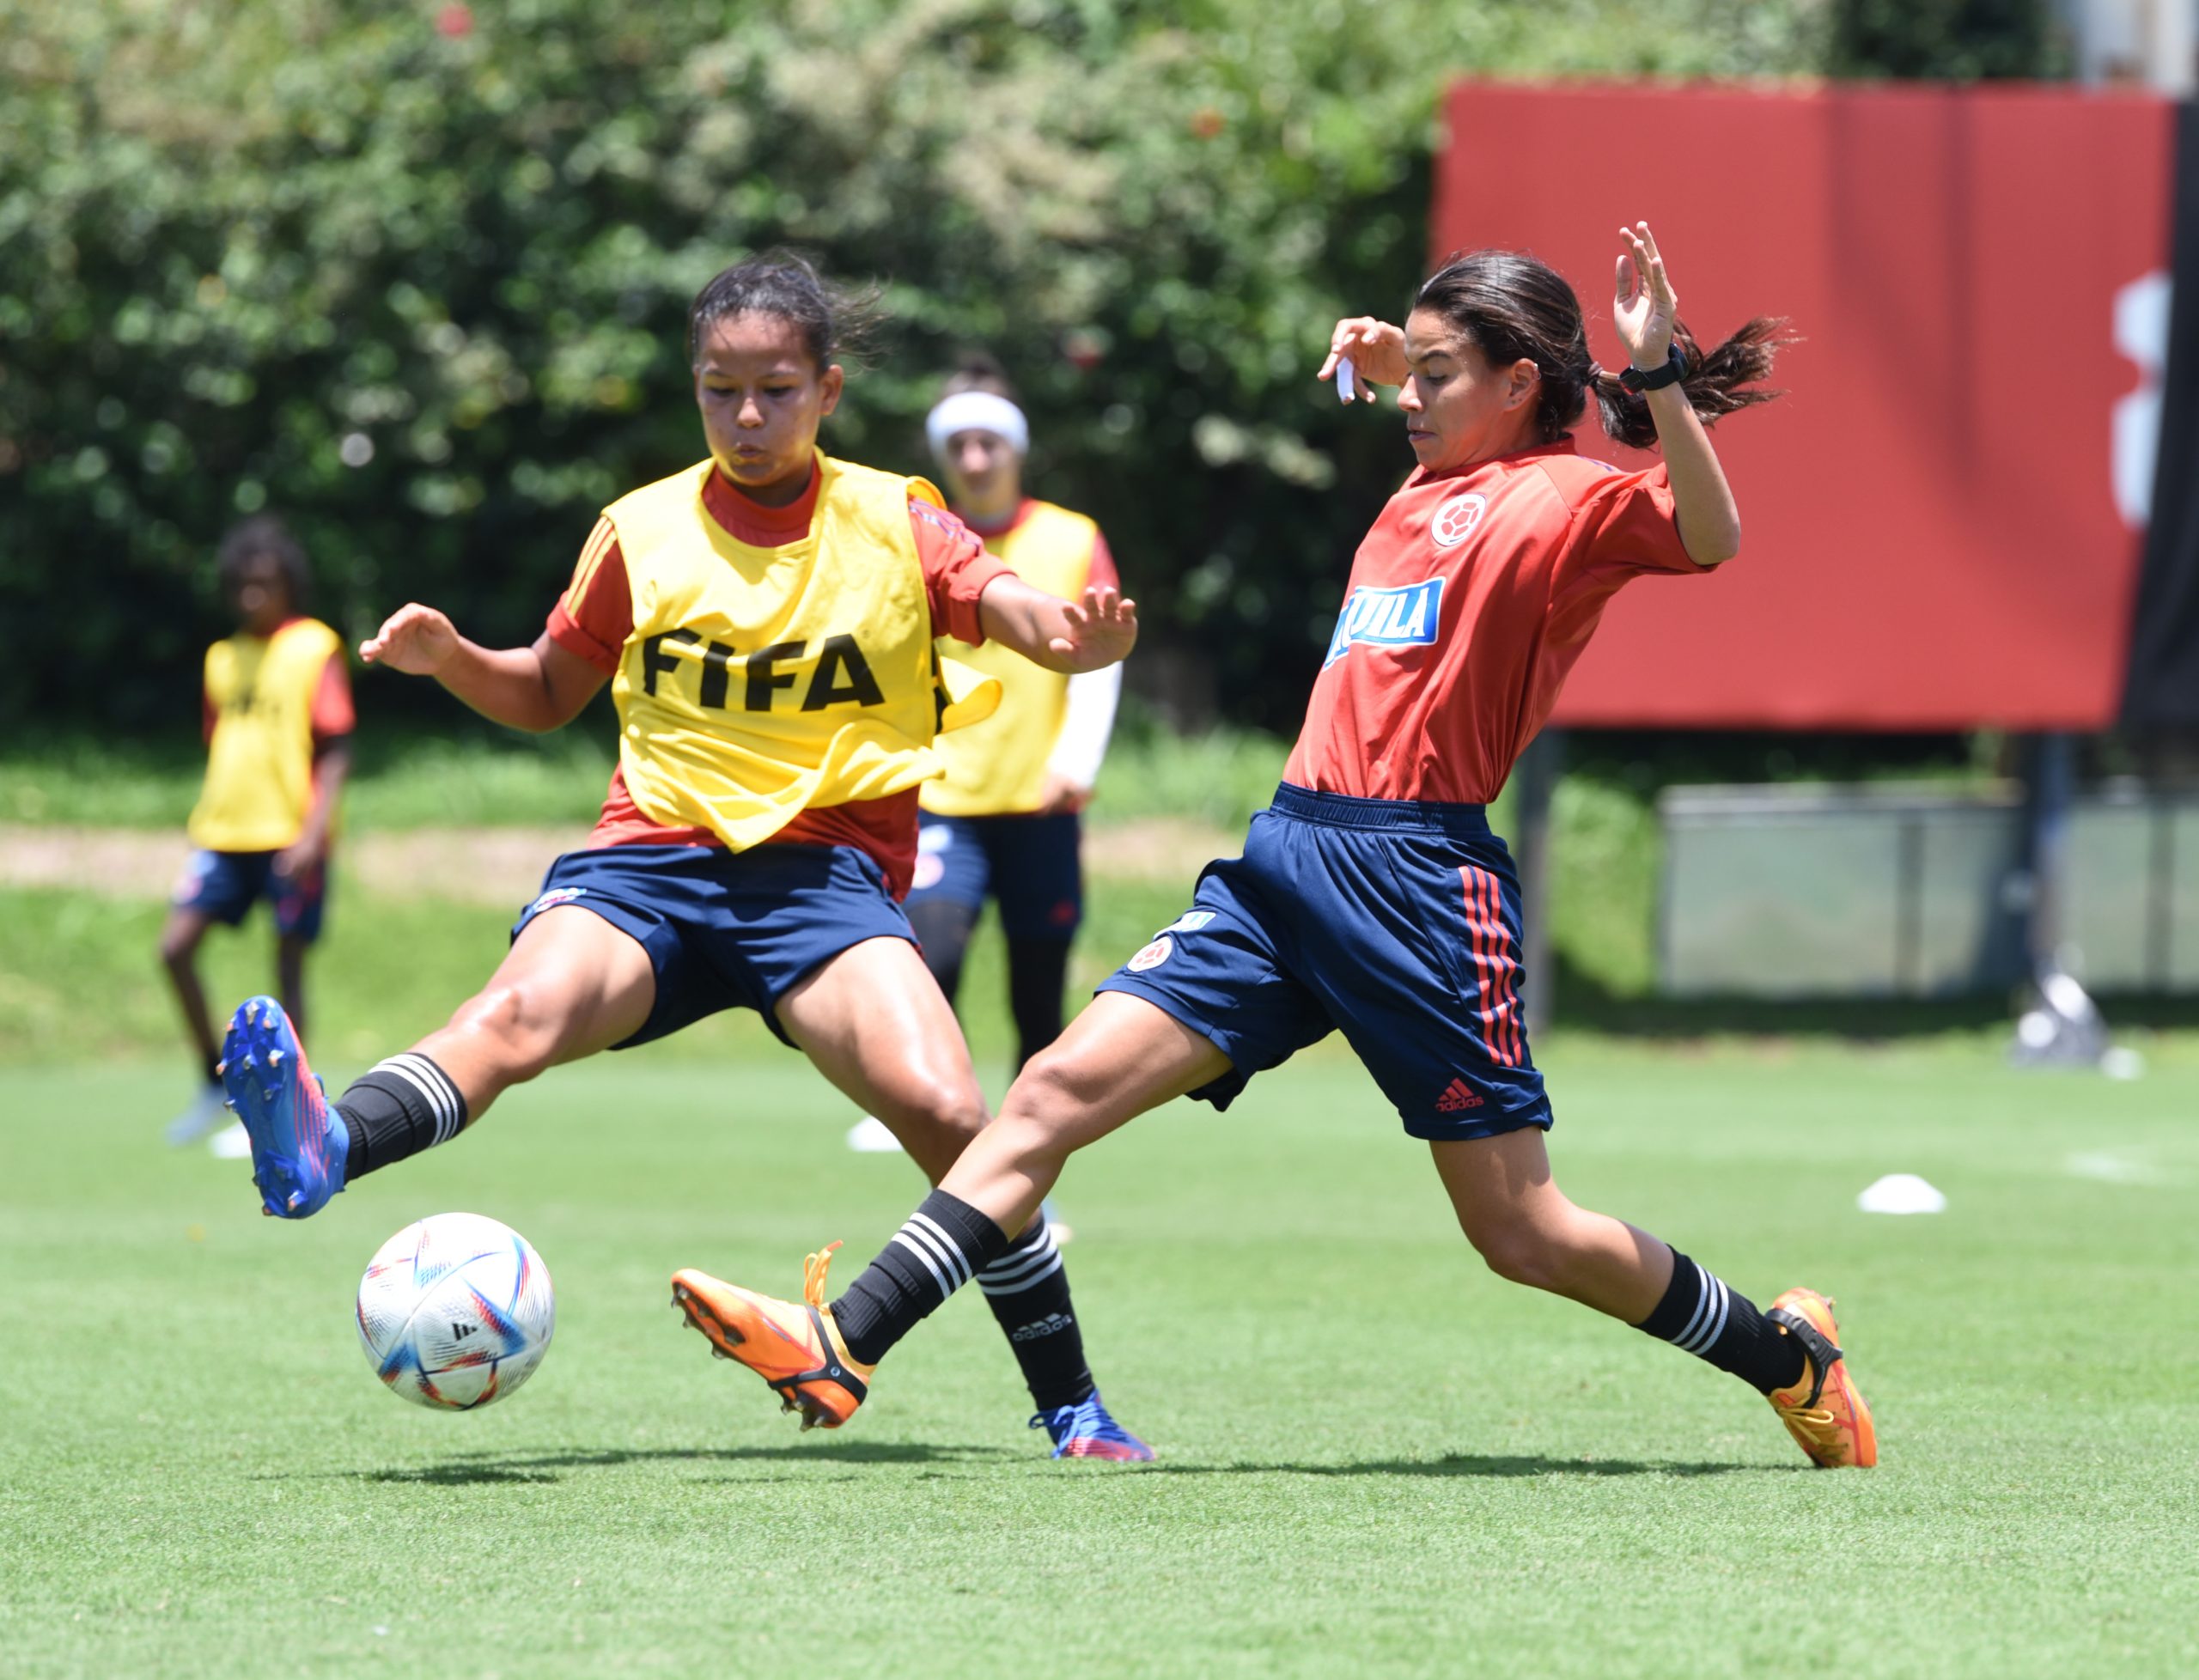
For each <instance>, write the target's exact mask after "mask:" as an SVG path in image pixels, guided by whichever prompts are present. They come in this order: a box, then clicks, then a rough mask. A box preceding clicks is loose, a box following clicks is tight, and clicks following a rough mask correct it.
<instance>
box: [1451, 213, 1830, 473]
mask: <svg viewBox="0 0 2199 1680" xmlns="http://www.w3.org/2000/svg"><path fill="white" fill-rule="evenodd" d="M1412 307H1414V308H1416V309H1428V310H1431V311H1433V312H1435V313H1437V314H1439V315H1441V316H1442V317H1443V319H1444V320H1446V321H1447V322H1448V323H1449V324H1450V326H1452V327H1453V330H1455V331H1457V332H1459V333H1461V334H1463V335H1464V336H1465V337H1466V338H1469V339H1471V340H1472V342H1473V344H1474V345H1475V347H1476V348H1477V349H1478V350H1480V351H1481V353H1482V354H1483V356H1486V357H1487V358H1488V359H1489V362H1491V363H1492V364H1493V365H1495V366H1496V367H1500V368H1502V367H1507V366H1509V365H1510V364H1511V363H1513V362H1518V361H1520V360H1522V359H1524V360H1526V361H1529V362H1533V363H1534V364H1535V368H1536V372H1537V374H1538V376H1539V378H1538V385H1539V387H1540V388H1539V390H1538V394H1537V398H1536V404H1535V429H1536V433H1537V435H1538V439H1539V441H1542V442H1544V443H1555V442H1556V441H1557V440H1558V439H1560V438H1562V437H1564V436H1566V435H1569V434H1570V433H1571V431H1572V430H1573V429H1574V427H1575V426H1576V425H1578V424H1579V423H1580V421H1581V416H1582V415H1583V414H1584V413H1586V412H1587V407H1588V399H1589V398H1590V397H1591V396H1592V395H1593V397H1594V398H1595V399H1596V408H1597V417H1598V418H1599V419H1600V420H1601V421H1602V422H1603V427H1604V430H1605V433H1606V434H1607V435H1610V436H1611V437H1612V438H1614V439H1616V440H1617V441H1619V442H1621V443H1625V444H1629V445H1631V446H1633V447H1636V448H1637V449H1644V448H1648V447H1650V446H1651V445H1653V444H1654V443H1655V442H1656V441H1657V428H1656V424H1655V422H1654V420H1653V419H1652V418H1651V417H1650V413H1649V399H1648V397H1646V396H1643V395H1640V394H1638V393H1635V392H1631V391H1629V390H1627V389H1626V388H1625V387H1623V386H1622V385H1621V384H1620V383H1619V380H1618V375H1617V374H1616V373H1606V372H1605V370H1604V369H1602V368H1599V367H1598V366H1597V365H1596V363H1595V362H1594V361H1593V359H1592V358H1591V357H1590V356H1589V354H1588V335H1587V326H1586V324H1585V322H1584V321H1583V319H1582V317H1581V300H1580V299H1579V298H1578V297H1576V296H1575V295H1574V292H1573V288H1572V287H1571V286H1569V285H1568V284H1567V283H1566V282H1565V278H1564V277H1563V276H1562V275H1561V274H1559V273H1558V272H1557V271H1556V270H1555V269H1553V268H1551V267H1550V265H1549V264H1547V263H1544V262H1542V261H1540V260H1538V259H1536V258H1533V257H1530V256H1528V255H1527V254H1526V253H1524V252H1520V251H1472V252H1467V253H1464V254H1459V253H1453V255H1452V256H1451V257H1449V258H1448V259H1446V261H1445V262H1444V265H1443V266H1442V267H1441V268H1440V269H1438V270H1437V271H1435V273H1434V274H1432V275H1430V276H1429V277H1428V278H1427V279H1426V280H1425V281H1423V282H1422V283H1421V288H1420V290H1419V291H1418V293H1416V295H1415V296H1414V298H1413V303H1412ZM1673 336H1674V338H1675V339H1676V340H1677V341H1678V344H1679V346H1680V350H1681V351H1682V353H1683V354H1684V355H1685V356H1686V357H1687V361H1688V371H1687V374H1686V377H1685V378H1684V380H1682V381H1681V386H1680V388H1681V389H1682V390H1683V391H1684V392H1685V393H1687V399H1688V404H1689V405H1690V407H1691V408H1693V409H1694V410H1695V411H1696V415H1697V416H1699V417H1701V419H1702V420H1703V423H1704V424H1705V425H1709V424H1710V423H1713V422H1715V420H1717V418H1718V417H1720V416H1721V415H1725V414H1731V413H1732V412H1733V411H1734V410H1735V409H1737V408H1746V407H1748V406H1750V405H1751V404H1755V403H1768V402H1770V400H1771V399H1773V398H1774V397H1776V396H1778V395H1779V394H1780V393H1778V392H1776V391H1770V390H1765V389H1763V388H1762V387H1760V385H1759V384H1758V381H1760V380H1763V378H1764V377H1765V376H1766V375H1768V374H1770V371H1771V364H1772V360H1773V357H1774V356H1776V353H1777V351H1778V350H1779V348H1780V347H1781V346H1782V344H1788V343H1791V342H1792V338H1791V337H1790V336H1789V335H1788V332H1787V331H1786V323H1785V322H1784V321H1783V320H1778V319H1776V318H1774V317H1770V316H1761V315H1760V316H1758V317H1757V319H1756V320H1752V321H1751V322H1749V323H1748V325H1747V326H1744V327H1743V328H1741V330H1740V331H1739V332H1736V333H1735V334H1733V337H1732V338H1728V339H1727V340H1726V342H1725V343H1724V344H1721V345H1719V346H1718V347H1717V348H1716V349H1715V350H1709V351H1708V352H1705V351H1703V350H1702V349H1701V348H1700V346H1698V345H1697V344H1696V340H1695V337H1694V335H1693V334H1692V333H1690V332H1689V331H1688V330H1687V328H1686V327H1685V326H1676V329H1675V332H1674V334H1673Z"/></svg>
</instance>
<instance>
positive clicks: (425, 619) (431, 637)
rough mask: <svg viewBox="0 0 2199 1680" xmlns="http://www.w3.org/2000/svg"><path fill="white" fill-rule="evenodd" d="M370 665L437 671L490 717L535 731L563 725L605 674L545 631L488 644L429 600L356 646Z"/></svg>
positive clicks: (402, 611)
mask: <svg viewBox="0 0 2199 1680" xmlns="http://www.w3.org/2000/svg"><path fill="white" fill-rule="evenodd" d="M359 657H360V658H361V659H362V660H365V661H366V662H367V663H368V664H369V665H387V666H388V667H390V668H391V669H392V670H393V671H403V672H406V673H410V674H411V675H413V676H418V677H433V678H434V679H436V681H437V682H439V683H441V684H442V685H443V686H444V687H445V688H447V689H448V690H449V691H451V692H452V693H453V694H454V695H456V696H457V697H459V698H460V699H461V700H463V701H464V702H466V704H467V705H469V706H471V707H472V708H473V709H474V710H475V711H477V712H478V713H480V714H481V715H482V716H484V717H485V718H490V719H492V720H494V721H496V722H498V723H502V724H505V725H508V726H509V727H511V728H514V729H525V730H528V731H530V732H532V733H535V734H540V733H544V732H545V731H546V730H551V729H557V728H562V727H564V726H565V725H566V724H568V723H570V722H571V721H573V720H574V719H575V718H576V717H578V716H579V715H581V712H582V709H583V708H584V707H586V706H587V704H588V702H589V701H591V700H593V699H594V698H595V696H596V692H597V691H598V690H600V688H602V686H603V685H604V684H605V683H606V681H607V680H608V679H607V678H606V676H605V675H604V673H602V672H601V671H600V670H598V669H597V668H596V667H594V665H591V664H590V663H589V662H588V660H584V659H582V657H581V656H580V655H579V654H576V653H571V652H570V651H568V650H567V649H565V648H562V647H560V646H558V645H557V642H553V641H551V639H550V635H549V632H548V631H546V630H545V632H544V633H543V634H542V635H540V636H536V637H535V638H534V642H533V646H531V647H526V648H484V647H483V646H481V645H480V643H478V642H469V641H467V640H466V637H464V636H460V634H459V633H458V629H457V627H456V626H455V625H454V624H452V623H451V621H450V620H449V619H448V618H446V617H444V616H443V614H442V613H441V612H437V611H436V609H435V608H434V607H432V606H420V605H419V604H418V603H417V602H415V603H413V604H411V605H410V606H400V607H399V608H398V609H397V611H396V612H393V613H392V614H391V615H390V616H389V618H387V619H386V620H384V621H383V624H382V627H381V629H380V630H377V631H375V634H374V635H373V636H371V637H370V638H369V639H368V640H367V641H365V642H361V643H360V644H359Z"/></svg>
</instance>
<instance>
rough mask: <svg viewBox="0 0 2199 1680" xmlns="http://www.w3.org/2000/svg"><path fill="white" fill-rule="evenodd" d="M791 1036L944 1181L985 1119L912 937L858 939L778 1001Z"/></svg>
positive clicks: (962, 1050)
mask: <svg viewBox="0 0 2199 1680" xmlns="http://www.w3.org/2000/svg"><path fill="white" fill-rule="evenodd" d="M778 1018H779V1025H780V1026H782V1027H783V1028H784V1029H785V1031H786V1035H787V1037H788V1038H791V1039H793V1040H794V1042H795V1044H797V1045H799V1046H800V1047H801V1050H802V1052H803V1053H804V1054H805V1055H807V1056H808V1057H809V1059H810V1060H811V1061H812V1062H814V1063H816V1065H817V1070H818V1071H819V1073H821V1074H824V1075H825V1078H826V1079H828V1080H831V1081H832V1083H833V1084H834V1085H836V1086H837V1087H839V1088H840V1090H842V1091H843V1092H844V1093H846V1094H847V1095H848V1096H849V1097H850V1099H853V1100H854V1101H856V1103H859V1104H860V1105H862V1108H863V1111H865V1112H866V1113H868V1114H874V1115H876V1116H877V1117H878V1118H879V1119H880V1120H881V1121H883V1122H884V1123H886V1127H887V1129H889V1130H891V1131H892V1134H893V1135H894V1136H895V1137H896V1138H898V1139H899V1140H900V1143H901V1147H903V1148H904V1149H905V1150H906V1151H908V1153H909V1159H910V1160H913V1161H914V1162H916V1164H917V1166H919V1167H920V1168H922V1169H923V1175H924V1177H925V1178H927V1179H929V1180H930V1182H931V1183H933V1184H937V1183H938V1182H939V1181H940V1178H941V1176H942V1175H943V1174H944V1173H945V1172H947V1169H948V1168H949V1167H951V1166H953V1165H954V1163H955V1160H957V1159H958V1158H959V1156H960V1155H961V1153H962V1151H963V1150H964V1148H965V1147H967V1146H968V1144H969V1141H970V1140H971V1139H972V1138H973V1137H975V1136H977V1135H978V1131H979V1130H980V1129H982V1128H983V1127H984V1123H985V1118H986V1116H985V1099H984V1093H983V1092H982V1091H980V1090H979V1089H978V1075H977V1071H976V1069H974V1068H972V1066H971V1065H970V1051H969V1047H968V1046H967V1045H966V1044H965V1043H964V1042H963V1038H962V1029H961V1026H959V1024H958V1023H957V1022H956V1020H955V1019H954V1011H953V1008H952V1007H949V1005H948V1003H947V999H946V997H945V996H944V995H942V994H941V991H940V989H939V987H938V985H937V984H936V983H935V981H934V979H933V977H932V975H931V972H930V971H929V970H928V969H927V968H926V967H925V965H924V961H923V958H922V957H921V956H919V955H918V954H917V947H915V946H913V945H911V944H910V943H909V941H908V940H905V939H891V938H886V939H869V940H863V941H862V943H861V944H860V945H853V946H850V947H848V949H846V950H845V951H843V952H841V953H839V955H838V956H836V957H834V958H833V959H831V961H829V962H827V963H825V964H823V965H820V966H819V968H818V969H817V970H816V971H814V972H813V973H811V974H809V975H807V977H804V978H803V979H801V981H799V982H797V983H795V985H794V986H793V987H791V988H790V989H789V990H788V991H787V993H786V995H784V996H783V997H782V998H780V1000H779V1003H778Z"/></svg>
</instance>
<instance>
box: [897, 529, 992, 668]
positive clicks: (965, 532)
mask: <svg viewBox="0 0 2199 1680" xmlns="http://www.w3.org/2000/svg"><path fill="white" fill-rule="evenodd" d="M909 529H910V530H911V531H912V532H914V533H916V538H917V557H918V558H920V559H921V560H922V561H923V566H924V594H925V597H926V598H927V599H928V600H929V601H930V603H931V629H932V634H933V635H935V636H953V638H954V639H955V640H956V641H958V642H968V643H969V644H970V645H971V646H972V647H973V648H974V647H976V646H977V645H978V643H979V642H983V641H984V639H985V627H984V623H983V622H982V620H981V619H980V618H979V616H978V596H980V595H982V594H984V593H985V586H986V585H987V584H989V583H990V582H991V581H993V580H994V579H995V578H996V577H998V576H999V575H1001V574H1002V572H1004V571H1006V570H1008V567H1007V566H1005V565H1003V564H1002V563H1001V562H1000V561H998V560H996V559H994V558H993V557H992V556H991V555H990V554H988V553H986V552H985V545H984V539H982V538H980V537H979V536H978V533H976V532H974V531H972V529H971V528H970V527H968V526H966V525H965V524H963V523H962V521H961V520H959V519H957V518H955V517H954V515H953V514H950V513H948V512H947V509H946V508H935V507H934V506H933V505H932V504H931V503H930V502H923V501H919V500H918V499H917V498H916V497H915V496H911V497H910V498H909Z"/></svg>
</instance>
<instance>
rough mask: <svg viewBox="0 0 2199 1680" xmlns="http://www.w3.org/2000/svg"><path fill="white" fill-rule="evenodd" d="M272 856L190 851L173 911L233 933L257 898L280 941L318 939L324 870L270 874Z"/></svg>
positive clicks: (316, 867) (320, 867)
mask: <svg viewBox="0 0 2199 1680" xmlns="http://www.w3.org/2000/svg"><path fill="white" fill-rule="evenodd" d="M278 855H280V854H278V853H275V852H210V851H204V850H200V851H195V852H193V853H192V855H191V861H189V862H188V863H186V864H185V865H184V866H183V879H182V880H180V881H178V882H177V883H176V888H175V893H174V898H173V899H172V900H171V902H172V903H174V905H175V907H176V908H177V909H178V910H197V911H198V914H199V915H201V916H204V917H205V918H206V919H207V920H208V921H210V922H221V923H222V925H223V926H225V927H230V928H234V927H235V926H236V925H237V924H238V923H239V922H242V921H243V920H244V918H245V913H246V912H247V911H248V910H251V908H252V907H253V905H254V904H257V903H259V900H261V899H262V898H265V899H266V900H267V902H268V904H269V905H270V906H271V908H272V909H273V910H274V912H275V931H276V932H277V934H281V935H282V936H283V938H284V939H298V940H304V941H305V942H306V943H307V944H308V945H310V944H312V943H313V942H314V940H317V939H319V938H320V913H321V906H322V905H323V904H325V903H326V901H327V898H328V867H327V865H326V863H319V864H315V865H314V867H312V868H311V869H309V870H308V871H307V872H306V873H304V874H302V875H280V874H277V873H275V860H276V858H277V856H278Z"/></svg>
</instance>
